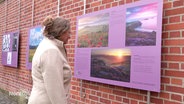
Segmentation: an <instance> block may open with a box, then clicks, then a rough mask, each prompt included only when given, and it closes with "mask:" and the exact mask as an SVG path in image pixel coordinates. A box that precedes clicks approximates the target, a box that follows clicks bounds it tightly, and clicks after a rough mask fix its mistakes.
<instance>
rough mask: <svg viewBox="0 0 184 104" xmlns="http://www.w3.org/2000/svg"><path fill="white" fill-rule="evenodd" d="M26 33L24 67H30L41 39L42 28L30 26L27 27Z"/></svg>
mask: <svg viewBox="0 0 184 104" xmlns="http://www.w3.org/2000/svg"><path fill="white" fill-rule="evenodd" d="M28 33H29V37H28V44H27V57H26V68H27V69H31V66H32V58H33V55H34V53H35V51H36V48H37V47H38V45H39V43H40V42H41V41H42V39H43V29H42V27H41V26H36V27H32V28H30V29H29V31H28Z"/></svg>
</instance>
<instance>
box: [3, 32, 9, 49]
mask: <svg viewBox="0 0 184 104" xmlns="http://www.w3.org/2000/svg"><path fill="white" fill-rule="evenodd" d="M2 51H3V52H8V51H10V34H7V35H3V44H2Z"/></svg>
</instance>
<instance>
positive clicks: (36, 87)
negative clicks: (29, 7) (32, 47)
mask: <svg viewBox="0 0 184 104" xmlns="http://www.w3.org/2000/svg"><path fill="white" fill-rule="evenodd" d="M43 26H44V27H45V28H44V32H43V34H44V39H43V40H42V41H41V43H40V44H39V46H38V48H37V50H36V52H35V54H34V57H33V61H32V78H33V88H32V92H31V95H30V98H29V101H28V104H68V97H69V88H70V80H71V68H70V66H69V64H68V62H67V55H66V50H65V48H64V44H66V43H67V41H68V39H69V38H70V33H71V32H70V23H69V21H68V20H66V19H64V18H61V17H57V18H54V19H53V18H52V17H47V18H46V19H45V20H44V21H43Z"/></svg>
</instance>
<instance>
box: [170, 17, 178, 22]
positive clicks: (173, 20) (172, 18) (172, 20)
mask: <svg viewBox="0 0 184 104" xmlns="http://www.w3.org/2000/svg"><path fill="white" fill-rule="evenodd" d="M175 22H180V16H173V17H170V18H169V23H175Z"/></svg>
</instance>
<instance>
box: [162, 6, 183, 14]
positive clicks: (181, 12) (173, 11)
mask: <svg viewBox="0 0 184 104" xmlns="http://www.w3.org/2000/svg"><path fill="white" fill-rule="evenodd" d="M183 13H184V7H181V8H175V9H169V10H165V16H171V15H178V14H183Z"/></svg>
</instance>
